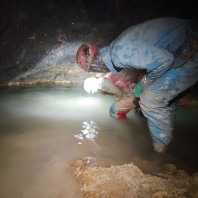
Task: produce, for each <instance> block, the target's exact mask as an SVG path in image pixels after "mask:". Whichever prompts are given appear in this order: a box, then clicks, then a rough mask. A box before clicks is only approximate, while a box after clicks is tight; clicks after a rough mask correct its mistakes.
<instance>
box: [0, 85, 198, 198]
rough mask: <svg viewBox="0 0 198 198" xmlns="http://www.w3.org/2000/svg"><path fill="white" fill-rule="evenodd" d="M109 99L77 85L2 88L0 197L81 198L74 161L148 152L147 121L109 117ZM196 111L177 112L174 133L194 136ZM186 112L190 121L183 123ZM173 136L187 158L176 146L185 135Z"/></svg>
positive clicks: (110, 160) (113, 160) (114, 159)
mask: <svg viewBox="0 0 198 198" xmlns="http://www.w3.org/2000/svg"><path fill="white" fill-rule="evenodd" d="M112 102H113V100H112V98H111V97H110V96H93V95H91V96H89V95H87V94H86V93H84V91H83V90H78V89H64V88H62V89H55V88H29V89H28V88H24V89H20V88H18V89H17V88H14V89H8V90H2V91H1V94H0V114H1V119H0V175H1V177H0V197H2V198H10V197H14V198H21V197H24V198H68V197H75V198H81V197H82V195H81V194H80V192H79V188H78V186H77V185H76V183H75V181H74V179H73V177H72V176H71V175H70V174H69V173H68V172H67V168H68V167H69V165H70V164H71V163H72V162H73V161H74V160H75V159H79V158H81V157H92V158H95V159H96V161H97V162H98V163H101V164H105V165H111V164H124V163H127V162H130V161H131V160H132V159H135V157H137V156H138V157H139V158H144V157H145V156H147V155H148V154H149V152H151V141H150V137H149V133H148V127H147V125H146V121H145V120H144V119H143V118H139V117H137V116H136V114H135V113H134V112H131V113H130V114H129V118H128V119H127V120H121V121H117V120H115V119H113V118H111V117H110V116H109V113H108V111H109V107H110V105H111V104H112ZM194 109H197V106H195V107H193V108H192V109H190V110H189V111H185V110H181V111H180V112H179V116H178V123H179V124H178V127H177V131H176V134H183V136H185V135H186V129H187V130H188V135H189V134H191V135H192V133H190V131H192V129H194V130H197V128H196V127H195V126H192V125H190V123H196V117H197V113H196V112H197V111H194ZM187 114H188V118H190V117H191V120H190V121H188V123H185V115H187ZM192 114H193V118H192V116H191V115H192ZM180 122H182V123H181V126H182V127H179V126H180ZM185 127H187V128H185ZM181 128H184V129H185V130H183V131H182V129H181ZM180 130H181V133H179V132H180ZM177 137H179V138H177ZM177 137H176V138H175V141H176V143H177V146H175V147H173V151H174V152H173V153H174V154H176V155H178V156H181V157H184V158H185V157H186V156H188V157H189V156H190V155H188V154H189V153H188V152H187V150H188V149H186V150H185V151H186V153H184V152H183V150H184V148H185V147H184V146H183V145H182V148H181V149H178V148H180V145H181V144H185V141H186V139H187V138H186V139H182V141H181V138H182V136H181V135H178V136H177ZM191 137H192V138H190V140H191V142H190V143H191V145H190V146H189V145H188V146H187V147H188V148H193V149H194V150H193V157H196V156H197V153H198V152H197V148H196V147H194V146H192V145H196V144H192V142H193V140H194V138H193V136H191ZM188 144H189V142H188ZM136 159H137V158H136ZM188 161H190V160H189V159H188Z"/></svg>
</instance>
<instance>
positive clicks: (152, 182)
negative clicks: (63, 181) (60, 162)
mask: <svg viewBox="0 0 198 198" xmlns="http://www.w3.org/2000/svg"><path fill="white" fill-rule="evenodd" d="M69 171H70V172H71V174H73V175H74V177H75V179H76V181H77V182H78V184H79V185H80V188H81V191H82V193H83V197H85V198H112V197H113V198H174V197H175V198H176V197H180V198H196V197H198V174H197V173H194V174H193V175H192V176H190V175H189V174H187V173H186V172H185V171H183V170H178V169H177V168H176V167H175V165H174V164H166V165H164V166H163V167H161V170H160V171H159V172H156V173H155V174H154V175H153V174H152V175H151V174H146V173H143V172H142V171H141V170H140V169H139V168H138V167H137V166H135V165H134V164H133V162H131V163H130V164H124V165H112V166H110V167H104V166H97V165H92V164H91V163H90V162H89V160H88V159H79V160H76V161H75V162H74V163H73V164H72V165H71V167H70V168H69Z"/></svg>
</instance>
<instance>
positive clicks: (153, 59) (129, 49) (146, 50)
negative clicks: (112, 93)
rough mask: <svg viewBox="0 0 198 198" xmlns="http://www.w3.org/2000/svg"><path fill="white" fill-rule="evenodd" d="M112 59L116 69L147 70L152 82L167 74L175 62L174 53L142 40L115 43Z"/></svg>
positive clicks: (111, 53) (112, 49)
mask: <svg viewBox="0 0 198 198" xmlns="http://www.w3.org/2000/svg"><path fill="white" fill-rule="evenodd" d="M110 57H111V60H112V63H113V65H114V66H116V67H119V68H134V69H143V70H146V72H147V78H148V80H150V81H154V80H155V79H157V78H159V77H161V76H162V75H163V74H164V73H166V71H167V70H168V69H169V68H170V67H171V66H172V64H173V60H174V56H173V54H172V53H170V52H168V51H167V50H165V49H162V48H159V47H155V46H151V45H149V44H147V43H146V42H143V41H141V40H134V41H132V40H127V41H124V42H120V43H119V44H116V43H115V44H114V45H113V47H112V48H111V50H110Z"/></svg>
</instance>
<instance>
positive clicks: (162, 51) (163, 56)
mask: <svg viewBox="0 0 198 198" xmlns="http://www.w3.org/2000/svg"><path fill="white" fill-rule="evenodd" d="M190 29H191V22H190V21H189V20H185V19H178V18H173V17H168V18H159V19H154V20H150V21H146V22H143V23H141V24H138V25H136V26H132V27H130V28H129V29H127V30H126V31H124V32H123V33H122V34H121V35H120V36H119V37H118V38H117V39H116V40H115V41H114V42H112V43H111V45H110V46H108V47H104V48H102V49H101V50H100V54H101V56H102V60H103V62H104V63H105V65H106V66H107V67H108V68H109V69H110V71H111V72H114V73H116V72H119V71H120V69H121V68H134V69H144V70H146V75H145V76H144V77H143V78H142V79H141V84H142V87H143V90H144V91H143V93H142V95H141V96H140V102H139V104H140V107H141V110H142V113H143V114H144V116H145V117H146V118H147V121H148V126H149V130H150V133H151V137H152V140H153V144H155V143H158V142H160V143H163V144H164V145H165V146H167V145H168V144H169V143H170V141H171V140H172V131H173V128H174V118H175V110H176V105H175V103H170V101H171V100H172V99H174V98H175V97H176V96H177V95H178V94H179V93H181V92H183V91H184V90H186V89H188V88H189V87H191V86H192V85H194V84H195V83H196V82H197V81H198V53H197V52H195V53H194V56H193V58H189V59H185V58H183V57H182V56H180V54H182V53H183V52H184V51H185V50H186V48H187V47H188V42H189V35H188V32H189V30H190Z"/></svg>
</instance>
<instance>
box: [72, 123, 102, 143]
mask: <svg viewBox="0 0 198 198" xmlns="http://www.w3.org/2000/svg"><path fill="white" fill-rule="evenodd" d="M82 128H83V129H82V130H81V133H79V134H78V135H74V137H76V138H77V139H78V140H79V142H78V144H82V142H83V141H85V140H90V141H92V142H93V143H94V144H95V145H97V144H96V143H95V138H96V137H97V135H98V133H99V128H98V126H97V124H96V122H94V121H93V120H91V121H88V122H87V121H85V122H83V126H82Z"/></svg>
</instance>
